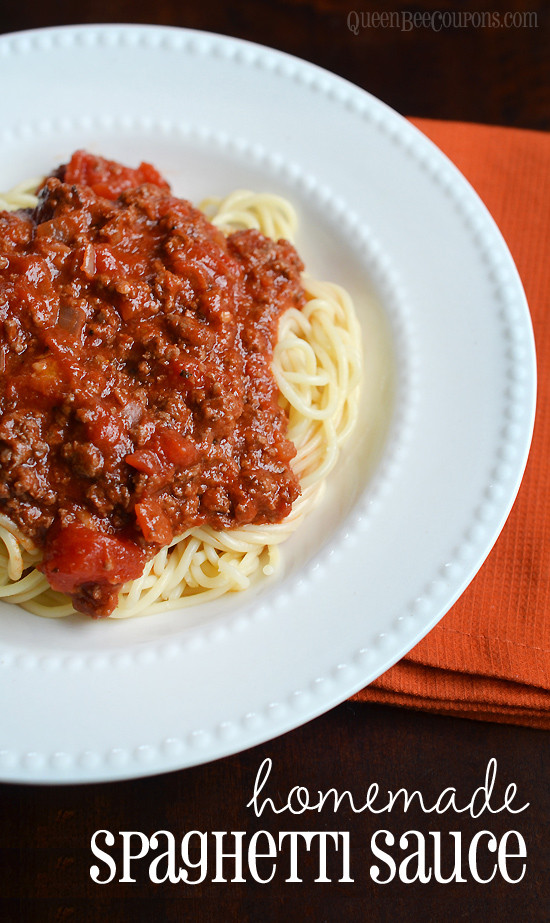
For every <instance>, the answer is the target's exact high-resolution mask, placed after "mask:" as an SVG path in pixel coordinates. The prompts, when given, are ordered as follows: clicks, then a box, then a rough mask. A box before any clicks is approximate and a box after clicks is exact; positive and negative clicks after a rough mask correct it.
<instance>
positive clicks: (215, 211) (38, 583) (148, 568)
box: [0, 181, 361, 618]
mask: <svg viewBox="0 0 550 923" xmlns="http://www.w3.org/2000/svg"><path fill="white" fill-rule="evenodd" d="M36 188H37V183H36V181H32V182H28V183H22V184H20V185H19V186H17V187H16V188H14V189H13V190H11V191H10V192H9V193H6V194H5V195H0V209H2V208H3V209H5V210H14V209H20V208H27V207H32V206H34V204H35V203H36V197H35V196H34V195H33V194H32V190H33V189H36ZM201 207H202V209H203V210H204V212H205V213H206V214H207V216H208V218H209V220H210V221H211V222H212V223H213V224H214V225H216V226H218V227H219V228H221V229H222V230H223V231H224V232H227V233H229V232H232V231H234V230H237V229H241V228H256V229H257V230H259V231H261V232H262V233H263V234H265V235H266V236H269V237H271V238H273V239H277V238H281V237H283V238H285V239H287V240H290V241H291V242H292V241H293V237H294V232H295V228H296V216H295V212H294V210H293V208H292V206H291V205H290V204H289V203H288V202H287V201H286V200H285V199H282V198H280V197H277V196H273V195H261V194H255V193H251V192H247V191H238V192H235V193H233V194H232V195H230V196H228V197H227V198H225V199H221V200H220V199H208V200H205V201H204V202H203V203H202V206H201ZM303 285H304V288H305V292H306V299H307V300H306V304H305V306H304V307H303V309H301V310H297V309H295V308H290V309H288V310H287V311H286V312H285V313H284V314H283V316H282V319H281V321H280V324H279V333H278V341H277V344H276V346H275V350H274V355H273V363H272V368H273V372H274V375H275V378H276V381H277V385H278V387H279V390H280V393H281V402H282V404H283V406H284V408H285V410H286V412H287V415H288V421H289V424H288V437H289V439H290V440H291V441H292V442H293V443H294V445H295V447H296V449H297V455H296V457H295V458H294V459H293V461H292V467H293V469H294V471H295V473H296V475H297V476H298V478H299V481H300V486H301V496H300V497H299V498H298V500H297V501H295V503H294V506H293V509H292V511H291V513H290V515H289V516H287V517H286V519H284V520H283V521H282V522H280V523H277V524H268V525H244V526H242V527H240V528H232V529H229V530H224V531H216V530H214V529H213V528H211V527H209V526H203V527H197V528H193V529H190V530H188V531H187V532H185V533H184V534H183V535H180V536H179V537H177V538H175V539H174V540H173V541H172V542H171V543H170V545H168V546H166V547H164V548H163V549H162V550H161V551H159V552H158V554H157V555H156V556H155V557H154V558H152V559H151V560H150V561H148V562H147V564H146V565H145V568H144V571H143V575H142V576H141V577H139V578H138V579H136V580H133V581H131V582H129V583H127V584H126V585H125V586H124V587H123V588H122V590H121V592H120V595H119V601H118V605H117V607H116V609H115V610H114V612H113V613H112V615H111V616H110V617H111V618H129V617H131V616H134V615H140V614H144V613H153V612H161V611H166V610H169V609H177V608H180V607H182V606H189V605H195V604H196V603H197V602H202V601H207V600H212V599H215V598H216V597H219V596H221V595H223V594H225V593H228V592H231V591H239V590H244V589H246V588H247V587H249V586H250V584H251V583H252V582H253V581H254V580H255V579H257V578H258V577H259V576H260V575H261V574H262V573H263V574H264V575H266V576H267V575H271V574H273V573H274V572H275V570H276V568H277V566H278V563H279V550H278V548H279V545H280V544H281V543H282V542H284V541H285V540H286V539H287V538H288V537H289V536H290V535H291V534H292V533H293V532H294V531H295V530H296V529H297V528H298V526H299V525H300V523H301V521H302V520H303V518H304V516H305V515H306V514H307V512H308V511H309V510H311V509H312V507H313V506H314V505H315V504H316V503H317V501H318V499H319V497H320V495H321V493H322V490H323V486H324V482H325V479H326V477H327V475H328V474H329V472H330V471H331V470H332V468H333V467H334V465H335V464H336V461H337V458H338V453H339V449H340V446H341V445H342V443H343V441H344V440H345V438H346V437H347V436H348V434H349V433H350V431H351V430H352V428H353V426H354V423H355V421H356V417H357V405H358V395H359V384H360V377H361V350H360V334H359V328H358V323H357V320H356V317H355V313H354V308H353V304H352V302H351V299H350V296H349V295H348V294H347V292H346V291H345V290H344V289H342V288H341V287H339V286H337V285H334V284H331V283H328V282H319V281H317V280H314V279H312V278H310V277H308V276H307V275H304V277H303ZM40 557H41V552H40V551H39V550H37V549H36V548H35V547H34V546H33V544H32V542H31V541H30V540H29V539H28V538H26V537H25V536H24V535H23V534H22V533H21V532H20V531H19V530H18V529H17V528H16V527H15V526H14V525H13V524H12V523H11V522H10V521H9V519H7V518H6V517H5V516H0V598H2V599H5V600H6V601H8V602H12V603H17V604H18V605H20V606H22V607H24V608H25V609H27V610H29V611H31V612H33V613H35V614H37V615H41V616H47V617H50V618H59V617H62V616H66V615H69V614H71V613H73V612H74V611H75V610H74V609H73V606H72V603H71V601H70V600H69V598H68V597H66V596H64V595H63V594H61V593H59V592H56V591H54V590H53V589H51V587H50V586H49V584H48V581H47V579H46V577H45V576H44V575H43V574H42V573H41V572H40V571H38V570H36V564H37V563H38V562H39V560H40Z"/></svg>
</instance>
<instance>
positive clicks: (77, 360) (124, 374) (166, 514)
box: [0, 152, 304, 615]
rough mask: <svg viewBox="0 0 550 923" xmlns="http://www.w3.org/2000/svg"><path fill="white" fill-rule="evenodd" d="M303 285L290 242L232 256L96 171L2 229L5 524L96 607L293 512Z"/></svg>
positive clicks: (144, 185) (225, 246)
mask: <svg viewBox="0 0 550 923" xmlns="http://www.w3.org/2000/svg"><path fill="white" fill-rule="evenodd" d="M302 268H303V267H302V264H301V261H300V259H299V257H298V255H297V254H296V251H295V250H294V248H293V247H292V246H291V245H290V244H289V243H287V242H285V241H279V242H277V243H275V242H273V241H271V240H269V239H267V238H265V237H263V236H262V235H261V234H260V233H258V232H256V231H240V232H237V233H235V234H232V235H231V236H230V237H229V238H228V239H227V240H226V239H225V238H224V237H223V236H222V234H221V233H220V232H219V231H217V230H216V229H215V228H213V227H212V225H210V224H209V222H208V221H207V220H206V219H205V218H204V216H203V215H202V214H201V213H200V212H198V211H197V210H196V209H194V208H193V207H192V206H191V205H190V203H189V202H186V201H184V200H180V199H177V198H175V197H174V196H172V195H171V193H170V191H169V188H168V186H167V184H166V183H165V182H164V180H162V178H161V177H160V176H159V174H157V173H156V171H155V170H154V168H152V167H148V165H141V167H140V168H138V170H137V171H136V170H129V168H126V167H123V166H121V165H119V164H115V163H113V162H112V161H105V160H103V159H102V158H94V157H91V155H87V154H84V153H82V152H78V153H77V154H76V155H74V157H73V159H72V160H71V163H70V164H68V165H66V166H64V167H61V168H59V170H57V171H56V175H55V176H53V175H52V176H51V177H50V178H49V179H48V180H47V181H46V182H45V184H44V186H43V189H42V190H41V193H40V200H39V204H38V206H37V207H36V209H34V211H31V212H21V213H18V214H7V213H0V371H1V373H0V461H1V470H0V511H1V512H3V513H5V514H6V515H8V516H9V517H10V519H12V520H13V521H14V522H15V523H16V524H17V526H19V528H21V529H22V530H23V532H24V533H25V534H26V535H28V536H29V537H30V538H32V539H33V541H34V542H35V543H36V544H37V545H39V546H40V547H41V548H42V549H43V550H44V564H43V568H44V571H45V573H46V575H47V576H48V579H49V580H50V583H51V584H52V586H54V587H55V588H57V589H61V590H63V591H65V592H69V593H70V594H71V595H72V597H73V600H74V603H75V606H76V607H77V608H80V609H81V610H82V611H84V612H89V613H90V614H93V615H108V614H109V613H110V611H112V608H113V607H114V605H115V604H116V596H117V592H118V588H119V587H120V585H121V584H122V583H124V582H125V581H126V580H127V579H132V578H133V577H135V576H138V574H139V573H141V570H142V568H143V565H144V562H145V561H146V560H147V558H148V557H150V556H151V555H153V554H154V553H156V551H157V550H158V548H159V547H160V546H161V545H163V544H166V543H167V542H169V541H170V540H171V538H172V537H173V536H174V535H176V534H179V533H181V532H183V531H184V530H185V529H187V528H189V527H191V526H196V525H199V524H203V523H207V524H209V525H211V526H212V527H214V528H216V529H226V528H232V527H234V526H240V525H243V524H246V523H274V522H279V521H281V520H282V519H283V518H284V517H285V516H286V515H287V514H288V513H289V511H290V509H291V505H292V503H293V501H294V500H295V498H296V497H297V495H298V493H299V486H298V483H297V479H296V477H295V475H294V474H293V472H292V469H291V466H290V461H291V459H292V457H293V456H294V454H295V450H294V447H293V446H292V444H291V443H290V442H289V441H288V439H287V436H286V428H287V420H286V417H285V415H284V413H283V412H282V410H281V409H280V407H279V404H278V391H277V388H276V384H275V381H274V379H273V375H272V373H271V370H270V362H271V357H272V351H273V346H274V342H275V339H276V332H277V325H278V321H279V318H280V315H281V313H282V312H283V311H284V310H286V309H287V308H288V307H290V306H294V307H298V308H299V307H301V306H302V305H303V303H304V293H303V289H302V286H301V283H300V273H301V270H302ZM117 561H118V563H113V562H117Z"/></svg>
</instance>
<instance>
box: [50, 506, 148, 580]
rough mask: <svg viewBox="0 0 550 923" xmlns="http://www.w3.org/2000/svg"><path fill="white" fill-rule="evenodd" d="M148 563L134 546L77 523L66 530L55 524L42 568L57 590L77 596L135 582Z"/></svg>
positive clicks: (124, 540) (129, 542)
mask: <svg viewBox="0 0 550 923" xmlns="http://www.w3.org/2000/svg"><path fill="white" fill-rule="evenodd" d="M145 561H146V555H145V553H144V552H143V551H142V550H141V548H139V547H138V546H137V545H136V544H135V543H134V542H131V541H128V540H126V539H124V538H120V537H118V536H117V537H115V536H113V535H105V534H104V533H102V532H96V531H95V530H94V529H91V528H89V527H88V526H85V525H82V524H81V523H78V522H73V523H70V524H69V525H67V526H64V527H62V526H60V525H59V524H54V525H53V526H52V528H51V529H50V530H49V532H48V535H47V536H46V547H45V549H44V559H43V561H42V563H41V564H40V565H39V568H40V570H41V571H42V572H43V573H44V574H45V576H46V577H47V578H48V581H49V583H50V586H51V587H52V588H53V589H54V590H59V592H61V593H69V594H73V593H75V591H76V590H78V588H79V587H81V586H83V585H86V584H90V583H96V584H100V585H109V586H121V585H122V584H123V583H126V581H127V580H135V579H136V578H137V577H140V576H141V574H142V572H143V567H144V564H145Z"/></svg>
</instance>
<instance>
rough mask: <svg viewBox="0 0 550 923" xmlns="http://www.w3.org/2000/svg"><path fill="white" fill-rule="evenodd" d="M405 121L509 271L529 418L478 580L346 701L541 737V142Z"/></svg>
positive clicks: (544, 659) (534, 137) (548, 453)
mask: <svg viewBox="0 0 550 923" xmlns="http://www.w3.org/2000/svg"><path fill="white" fill-rule="evenodd" d="M413 121H414V124H415V125H417V127H418V128H420V129H421V131H423V132H424V133H425V134H426V135H428V137H429V138H431V139H432V141H434V142H435V143H436V144H437V145H438V147H440V148H441V149H442V150H443V151H444V152H445V153H446V154H447V155H448V157H450V158H451V160H452V161H454V163H455V164H456V165H457V166H458V168H459V169H460V170H461V171H462V173H464V175H465V176H466V178H467V179H468V180H469V181H470V182H471V184H472V185H473V187H474V188H475V189H476V191H477V192H478V193H479V195H480V196H481V198H482V199H483V201H484V202H485V204H486V205H487V207H488V209H489V211H490V212H491V213H492V215H493V217H494V219H495V221H496V222H497V224H498V225H499V227H500V229H501V231H502V234H503V235H504V238H505V240H506V242H507V244H508V246H509V248H510V251H511V253H512V256H513V258H514V260H515V262H516V265H517V268H518V270H519V273H520V276H521V279H522V281H523V285H524V287H525V292H526V295H527V300H528V302H529V306H530V309H531V316H532V319H533V326H534V330H535V341H536V347H537V364H538V376H539V378H538V406H537V419H536V422H535V432H534V437H533V444H532V448H531V454H530V457H529V461H528V464H527V470H526V473H525V477H524V479H523V483H522V486H521V488H520V492H519V495H518V498H517V500H516V503H515V505H514V508H513V510H512V512H511V514H510V517H509V519H508V522H507V523H506V525H505V527H504V530H503V532H502V533H501V535H500V537H499V539H498V541H497V543H496V545H495V547H494V549H493V551H492V552H491V554H490V555H489V557H488V559H487V561H486V562H485V564H484V565H483V567H482V568H481V570H480V572H479V574H478V575H477V576H476V578H475V579H474V580H473V582H472V583H471V584H470V586H469V587H468V589H467V590H466V591H465V593H464V594H463V595H462V596H461V598H460V599H459V600H458V602H457V603H456V604H455V605H454V606H453V608H452V609H451V610H450V611H449V612H448V614H447V615H446V616H445V617H444V618H443V619H442V620H441V622H439V624H438V625H437V626H436V627H435V628H434V629H433V630H432V631H431V632H430V633H429V634H428V635H427V637H426V638H424V639H423V640H422V641H421V642H420V644H418V645H417V646H416V647H415V648H414V649H413V650H412V651H410V653H409V654H407V656H406V657H404V658H403V660H401V661H400V663H398V664H396V665H395V666H394V667H392V668H391V669H390V670H388V671H387V673H384V675H383V676H381V677H379V679H377V680H376V681H375V682H373V683H372V684H371V685H370V686H368V687H367V688H366V689H363V690H362V691H361V692H360V693H358V694H357V696H355V697H354V698H355V699H356V700H359V701H364V702H367V701H368V702H386V703H388V704H393V705H405V706H409V707H411V708H419V709H425V710H429V711H432V712H437V713H439V714H447V715H460V716H463V717H466V718H475V719H477V720H484V721H500V722H506V723H509V724H525V725H530V726H531V727H536V728H550V134H542V133H539V132H534V131H523V130H518V129H509V128H494V127H490V126H486V125H466V124H462V123H456V122H438V121H437V122H436V121H427V120H424V119H414V120H413Z"/></svg>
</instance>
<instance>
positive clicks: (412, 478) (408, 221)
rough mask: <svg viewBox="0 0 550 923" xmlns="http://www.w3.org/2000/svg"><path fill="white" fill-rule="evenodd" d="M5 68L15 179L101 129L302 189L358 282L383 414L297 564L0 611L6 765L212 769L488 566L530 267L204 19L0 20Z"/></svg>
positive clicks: (404, 155)
mask: <svg viewBox="0 0 550 923" xmlns="http://www.w3.org/2000/svg"><path fill="white" fill-rule="evenodd" d="M0 77H1V80H0V82H1V84H2V85H3V86H9V87H12V88H13V87H17V93H15V92H11V91H10V92H9V93H8V94H5V95H4V99H3V103H2V120H1V123H0V177H1V180H0V186H2V187H4V188H5V187H8V186H10V185H11V184H13V183H15V182H16V181H18V180H20V179H21V178H23V177H26V176H30V175H36V174H40V173H42V172H44V171H45V170H47V169H48V168H50V167H51V166H53V165H56V164H57V163H60V162H62V161H64V160H65V159H67V158H68V156H69V155H70V153H71V152H72V150H73V149H75V148H77V147H88V148H90V149H93V150H95V151H97V152H99V153H104V154H105V155H106V156H110V157H115V158H118V159H120V160H123V161H124V160H126V161H128V162H130V163H135V162H136V161H138V160H141V159H147V160H151V161H152V162H153V163H154V164H155V165H156V166H158V167H159V169H160V170H161V171H163V172H164V173H165V174H166V175H167V176H168V178H169V179H170V180H171V181H172V183H173V185H174V187H175V189H176V191H177V192H179V193H180V194H182V195H185V196H187V197H189V198H191V199H193V200H195V201H197V200H199V199H200V198H201V197H202V196H203V195H204V194H206V193H224V192H227V191H229V190H230V189H232V188H235V187H238V186H247V187H250V188H255V189H269V190H272V191H275V192H282V193H284V194H286V195H288V196H290V197H291V198H292V199H293V200H294V201H295V203H296V205H297V207H298V210H299V212H300V217H301V222H302V225H301V227H302V229H301V233H300V238H299V242H298V243H299V248H300V249H301V251H302V253H303V256H304V257H305V259H306V261H307V263H308V265H309V268H310V269H311V271H313V273H316V274H317V275H321V276H326V277H329V278H332V279H334V280H335V281H339V282H342V283H344V284H346V285H347V286H348V287H349V288H350V289H351V291H352V293H353V295H354V296H355V298H356V301H357V305H358V310H359V313H360V316H361V320H362V324H363V327H364V336H365V350H366V361H367V369H368V378H367V383H366V386H365V392H366V393H365V399H364V401H363V405H362V425H361V427H360V429H359V432H358V433H357V434H356V437H355V439H354V440H353V441H352V442H351V444H350V445H349V446H348V447H347V448H346V451H345V458H344V460H343V461H342V464H341V465H340V467H339V469H338V471H337V472H335V474H334V477H333V478H332V479H331V485H330V490H329V492H328V495H327V498H326V502H325V503H324V504H323V506H322V508H321V509H319V510H318V511H317V512H316V513H315V514H314V516H313V517H312V519H311V520H310V521H308V522H307V523H306V525H305V526H304V528H303V530H302V531H301V532H300V533H298V534H297V535H296V536H295V537H294V539H293V540H292V545H291V547H290V549H289V550H288V551H287V554H286V556H285V560H286V570H285V573H284V575H283V578H282V579H279V580H278V581H277V582H275V583H274V584H268V585H267V586H263V587H261V588H260V589H259V590H258V591H256V592H252V593H250V594H248V595H243V596H240V597H233V598H231V599H229V600H224V601H220V602H218V603H216V604H212V605H211V606H209V607H203V608H196V609H193V610H192V611H188V612H185V611H184V612H178V613H173V614H170V615H163V616H155V617H150V618H142V619H136V620H133V621H130V622H97V621H92V620H88V621H87V620H78V619H75V620H74V621H73V620H70V619H65V620H60V621H46V620H41V619H38V618H36V617H34V616H31V615H28V614H27V613H24V612H22V611H21V610H18V609H16V608H14V607H10V606H7V605H5V606H3V607H2V609H1V614H0V698H1V701H2V703H3V704H2V718H1V719H0V778H3V779H5V780H16V781H25V782H63V781H67V782H69V781H70V782H84V781H91V780H102V779H117V778H128V777H132V776H141V775H147V774H152V773H158V772H163V771H168V770H173V769H177V768H180V767H184V766H189V765H193V764H197V763H201V762H205V761H207V760H211V759H214V758H216V757H220V756H223V755H226V754H229V753H232V752H235V751H238V750H241V749H244V748H246V747H249V746H251V745H252V744H256V743H259V742H260V741H263V740H267V739H269V738H270V737H273V736H275V735H277V734H280V733H282V732H283V731H287V730H289V729H290V728H293V727H295V726H297V725H299V724H301V723H303V722H305V721H307V720H308V719H310V718H312V717H314V716H315V715H318V714H319V713H321V712H323V711H325V710H327V709H329V708H330V707H331V706H333V705H335V704H336V703H338V702H340V701H342V700H343V699H345V698H346V697H347V696H348V695H350V694H351V693H353V692H355V691H356V690H358V689H360V688H361V687H362V686H364V685H366V684H367V683H368V682H369V681H371V680H372V679H374V678H375V677H376V676H378V675H379V674H380V673H382V672H383V671H384V670H386V669H387V668H388V667H389V666H391V664H393V663H394V662H395V661H397V660H398V659H399V658H400V657H401V656H402V655H403V654H405V653H406V652H407V651H408V650H409V649H410V648H411V647H412V646H413V645H414V644H415V643H416V642H417V641H418V640H419V639H420V638H421V637H422V636H423V635H425V634H426V633H427V632H428V631H429V629H430V628H432V626H433V625H435V623H436V622H437V621H438V619H440V618H441V616H442V615H443V614H444V613H445V612H446V611H447V610H448V609H449V607H450V606H451V604H452V603H453V602H454V601H455V600H456V599H457V597H458V596H459V595H460V593H461V592H462V590H463V589H464V588H465V586H466V585H467V584H468V582H469V581H470V580H471V578H472V576H473V575H474V573H475V572H476V571H477V570H478V568H479V567H480V565H481V563H482V561H483V560H484V558H485V556H486V555H487V553H488V552H489V549H490V548H491V546H492V545H493V543H494V541H495V539H496V537H497V535H498V533H499V531H500V529H501V527H502V525H503V523H504V521H505V519H506V516H507V514H508V512H509V510H510V507H511V504H512V501H513V499H514V497H515V494H516V492H517V489H518V486H519V482H520V479H521V475H522V472H523V468H524V465H525V461H526V457H527V452H528V447H529V442H530V437H531V430H532V425H533V416H534V404H535V359H534V347H533V337H532V330H531V324H530V318H529V313H528V309H527V305H526V302H525V298H524V295H523V291H522V288H521V284H520V281H519V278H518V276H517V273H516V270H515V268H514V265H513V263H512V260H511V258H510V255H509V253H508V251H507V249H506V246H505V244H504V242H503V240H502V238H501V236H500V234H499V232H498V230H497V229H496V227H495V225H494V223H493V221H492V219H491V218H490V216H489V214H488V213H487V211H486V210H485V208H484V207H483V205H482V204H481V202H480V201H479V199H478V198H477V196H476V195H475V194H474V192H473V191H472V189H471V188H470V186H469V185H468V184H467V183H466V181H465V180H464V179H463V177H462V176H461V175H460V174H459V173H458V171H457V170H456V169H455V168H454V167H453V166H452V165H451V164H450V163H449V161H448V160H446V158H445V157H444V156H443V155H442V154H441V153H440V152H439V151H438V150H437V149H436V148H435V147H434V146H433V145H432V144H431V143H430V142H429V141H428V140H427V139H426V138H425V137H423V136H422V135H421V134H420V133H419V132H418V131H416V129H415V128H413V127H412V126H411V125H410V124H408V123H407V122H406V121H405V120H403V119H402V118H401V117H400V116H398V115H397V114H396V113H395V112H393V111H391V110H390V109H388V108H387V107H386V106H385V105H383V104H382V103H380V102H379V101H378V100H376V99H373V98H372V97H371V96H369V95H368V94H367V93H365V92H363V91H362V90H359V89H357V88H356V87H354V86H352V85H350V84H348V83H347V82H345V81H344V80H341V79H339V78H337V77H335V76H333V75H331V74H329V73H326V72H324V71H322V70H319V69H318V68H316V67H314V66H312V65H310V64H306V63H304V62H302V61H299V60H296V59H294V58H291V57H288V56H286V55H283V54H280V53H278V52H275V51H271V50H268V49H265V48H260V47H257V46H254V45H250V44H247V43H243V42H240V41H235V40H233V39H229V38H222V37H219V36H214V35H207V34H201V33H196V32H189V31H184V30H176V29H165V28H156V27H142V26H112V27H111V26H108V27H96V26H93V27H68V28H62V29H47V30H43V31H37V32H29V33H22V34H19V35H13V36H4V37H2V38H1V39H0ZM388 369H393V379H394V390H395V397H394V406H393V409H392V412H391V414H390V415H389V416H390V420H389V431H387V427H386V428H385V426H386V422H387V420H386V417H385V416H384V413H382V414H379V415H378V418H377V421H376V425H375V426H373V427H370V428H369V424H368V421H370V419H371V416H372V414H373V406H376V399H375V392H376V389H377V388H378V387H380V386H381V384H380V383H381V381H382V380H383V378H384V376H385V375H387V373H388ZM373 402H374V404H373ZM386 416H388V415H387V414H386ZM377 440H378V442H380V443H381V444H382V448H381V450H380V451H377V448H376V443H377Z"/></svg>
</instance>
